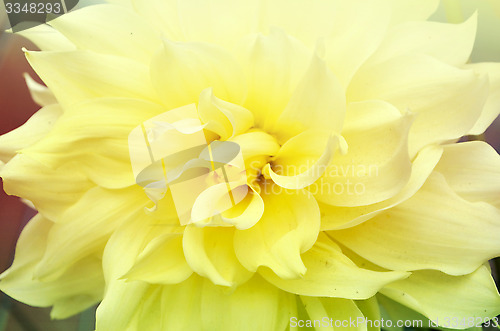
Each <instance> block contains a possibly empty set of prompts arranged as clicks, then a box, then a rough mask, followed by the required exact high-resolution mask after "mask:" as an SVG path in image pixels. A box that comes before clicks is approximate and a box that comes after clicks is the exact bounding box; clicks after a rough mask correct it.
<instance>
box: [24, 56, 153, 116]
mask: <svg viewBox="0 0 500 331" xmlns="http://www.w3.org/2000/svg"><path fill="white" fill-rule="evenodd" d="M26 58H27V59H28V62H29V63H30V64H31V66H32V67H33V69H34V70H35V71H36V73H37V74H38V75H39V76H40V77H42V79H43V81H44V83H45V84H47V86H48V87H49V88H50V90H51V91H52V92H53V93H54V95H55V97H56V98H57V100H58V101H59V102H60V103H61V105H62V106H63V107H65V106H68V105H71V104H74V103H77V102H79V101H83V100H86V99H94V98H100V97H126V98H134V97H135V98H139V99H146V100H153V101H155V100H158V98H157V96H156V93H155V90H154V88H153V86H152V85H151V82H150V77H149V69H148V67H147V66H146V65H145V64H141V63H139V62H136V61H133V60H130V59H126V58H123V57H119V56H114V55H107V54H98V53H94V52H91V51H87V50H82V51H73V52H30V51H27V52H26Z"/></svg>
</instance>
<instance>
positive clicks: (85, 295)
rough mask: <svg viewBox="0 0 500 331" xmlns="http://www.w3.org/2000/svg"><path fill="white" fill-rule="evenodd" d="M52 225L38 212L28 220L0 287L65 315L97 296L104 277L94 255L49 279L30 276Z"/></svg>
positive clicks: (61, 315) (102, 287)
mask: <svg viewBox="0 0 500 331" xmlns="http://www.w3.org/2000/svg"><path fill="white" fill-rule="evenodd" d="M52 226H53V223H52V222H51V221H49V220H47V219H46V218H44V217H43V216H41V215H40V214H38V215H37V216H35V217H34V218H33V219H31V220H30V221H29V222H28V225H27V226H26V227H25V228H24V229H23V232H22V233H21V236H20V238H19V241H18V243H17V246H16V256H15V259H14V263H13V265H12V266H11V268H10V269H8V270H7V271H6V272H4V273H3V274H2V275H1V276H0V290H2V291H3V292H5V293H6V294H7V295H9V296H11V297H13V298H15V299H16V300H19V301H22V302H24V303H27V304H29V305H31V306H37V307H48V306H52V305H53V306H54V308H53V310H52V313H51V316H52V318H66V317H69V316H71V315H74V314H76V313H78V312H80V311H83V310H85V309H86V308H88V307H90V306H91V305H94V304H95V303H96V302H98V301H99V300H101V298H102V294H103V291H104V279H103V275H102V268H101V261H100V259H99V258H97V257H95V256H90V257H87V258H85V259H83V260H80V261H78V263H77V264H75V265H73V266H72V267H70V268H69V269H67V270H66V271H65V272H64V273H62V274H61V275H60V276H59V277H57V278H56V279H54V280H51V281H40V280H38V279H36V278H35V277H34V276H33V271H34V268H35V266H36V265H37V263H38V262H39V260H40V258H41V257H42V255H43V251H44V250H45V246H46V244H47V237H48V234H49V232H50V231H51V228H52Z"/></svg>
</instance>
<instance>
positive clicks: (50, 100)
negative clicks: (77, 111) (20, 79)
mask: <svg viewBox="0 0 500 331" xmlns="http://www.w3.org/2000/svg"><path fill="white" fill-rule="evenodd" d="M24 79H25V80H26V85H27V86H28V89H29V90H30V94H31V98H33V101H35V102H36V103H37V104H39V105H40V106H42V107H45V106H48V105H52V104H54V103H57V100H56V97H55V96H54V93H52V91H51V90H49V89H48V88H47V86H45V85H42V84H39V83H38V82H36V81H35V80H34V79H33V78H31V76H30V75H29V74H28V73H24Z"/></svg>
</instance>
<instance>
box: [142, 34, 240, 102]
mask: <svg viewBox="0 0 500 331" xmlns="http://www.w3.org/2000/svg"><path fill="white" fill-rule="evenodd" d="M150 73H151V81H152V82H153V85H154V88H155V90H156V91H157V92H158V95H160V97H161V100H162V101H163V103H164V104H165V105H166V106H167V108H176V107H180V106H184V105H187V104H191V103H195V102H197V101H198V97H199V95H200V93H201V92H202V91H203V90H204V89H206V88H208V87H212V88H213V93H214V94H215V95H217V96H218V97H219V98H221V99H222V100H225V101H228V102H232V103H236V104H240V103H241V102H242V101H243V98H244V95H245V79H244V75H243V72H242V69H241V67H240V65H239V63H238V62H237V61H236V59H235V57H234V56H233V55H232V54H231V53H229V52H228V51H227V50H225V49H223V48H222V47H219V46H216V45H213V44H208V43H201V42H186V43H182V42H172V41H168V40H163V48H162V49H161V50H159V51H158V52H157V53H156V54H155V55H154V56H153V60H152V62H151V67H150Z"/></svg>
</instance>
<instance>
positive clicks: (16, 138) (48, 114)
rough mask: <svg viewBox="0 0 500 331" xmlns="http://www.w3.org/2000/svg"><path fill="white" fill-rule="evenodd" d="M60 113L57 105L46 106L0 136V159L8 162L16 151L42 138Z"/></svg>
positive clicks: (60, 110)
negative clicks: (20, 124)
mask: <svg viewBox="0 0 500 331" xmlns="http://www.w3.org/2000/svg"><path fill="white" fill-rule="evenodd" d="M61 114H62V109H61V107H60V106H59V105H57V104H55V105H51V106H46V107H44V108H42V109H40V110H39V111H37V112H36V113H35V114H34V115H33V116H31V118H30V119H29V120H28V121H27V122H26V123H24V124H23V125H22V126H20V127H18V128H17V129H15V130H13V131H10V132H9V133H6V134H4V135H2V136H0V160H2V161H4V162H8V161H9V160H10V159H11V158H12V157H14V155H15V154H16V152H17V151H20V150H22V149H24V148H26V147H29V146H31V145H33V144H34V143H36V142H37V141H39V140H40V139H42V138H43V137H44V136H45V135H47V133H49V132H50V131H51V129H52V128H53V127H54V125H55V123H56V121H57V120H58V118H59V117H60V116H61Z"/></svg>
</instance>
